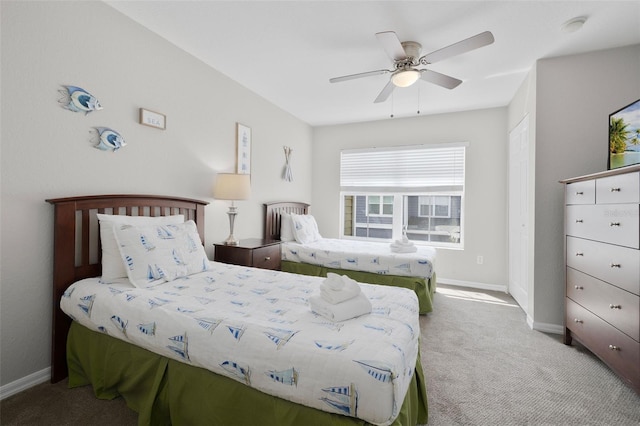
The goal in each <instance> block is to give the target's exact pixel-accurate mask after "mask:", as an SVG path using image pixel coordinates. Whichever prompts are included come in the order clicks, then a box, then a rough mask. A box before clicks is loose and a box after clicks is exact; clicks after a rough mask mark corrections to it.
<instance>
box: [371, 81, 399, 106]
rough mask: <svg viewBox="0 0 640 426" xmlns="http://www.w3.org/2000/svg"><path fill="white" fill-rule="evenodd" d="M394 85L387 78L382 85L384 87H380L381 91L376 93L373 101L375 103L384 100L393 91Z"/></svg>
mask: <svg viewBox="0 0 640 426" xmlns="http://www.w3.org/2000/svg"><path fill="white" fill-rule="evenodd" d="M395 87H396V86H395V85H394V84H393V83H392V82H391V80H389V82H388V83H387V85H386V86H384V89H382V92H380V94H379V95H378V97H377V98H376V100H375V101H373V103H374V104H377V103H380V102H384V101H386V100H387V99H388V98H389V95H390V94H391V92H393V89H395Z"/></svg>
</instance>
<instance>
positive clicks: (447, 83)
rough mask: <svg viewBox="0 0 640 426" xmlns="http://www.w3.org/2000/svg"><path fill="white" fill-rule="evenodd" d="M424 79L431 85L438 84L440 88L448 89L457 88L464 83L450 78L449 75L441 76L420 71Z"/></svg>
mask: <svg viewBox="0 0 640 426" xmlns="http://www.w3.org/2000/svg"><path fill="white" fill-rule="evenodd" d="M420 72H421V73H422V75H421V76H420V78H422V79H423V80H425V81H428V82H429V83H433V84H437V85H438V86H442V87H444V88H446V89H453V88H456V87H458V86H459V85H460V83H462V80H458V79H457V78H453V77H449V76H448V75H444V74H440V73H439V72H435V71H431V70H420Z"/></svg>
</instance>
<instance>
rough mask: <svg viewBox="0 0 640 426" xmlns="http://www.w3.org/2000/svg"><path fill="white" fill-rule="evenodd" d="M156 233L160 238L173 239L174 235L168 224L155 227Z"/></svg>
mask: <svg viewBox="0 0 640 426" xmlns="http://www.w3.org/2000/svg"><path fill="white" fill-rule="evenodd" d="M156 234H157V235H158V238H160V239H162V240H174V239H175V238H176V237H175V236H174V235H173V232H171V231H170V230H169V227H168V226H158V227H157V228H156Z"/></svg>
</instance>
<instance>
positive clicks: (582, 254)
mask: <svg viewBox="0 0 640 426" xmlns="http://www.w3.org/2000/svg"><path fill="white" fill-rule="evenodd" d="M576 256H584V253H583V252H581V251H579V252H576Z"/></svg>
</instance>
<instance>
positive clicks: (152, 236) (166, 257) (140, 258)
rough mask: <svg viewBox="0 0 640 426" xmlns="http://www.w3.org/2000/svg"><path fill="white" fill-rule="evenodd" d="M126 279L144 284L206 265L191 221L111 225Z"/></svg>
mask: <svg viewBox="0 0 640 426" xmlns="http://www.w3.org/2000/svg"><path fill="white" fill-rule="evenodd" d="M113 232H114V234H115V237H116V241H117V242H118V250H119V251H120V255H121V257H122V260H123V262H124V265H125V269H126V271H127V276H128V277H129V281H131V283H132V284H133V285H135V286H136V287H138V288H146V287H149V286H153V285H156V284H158V283H161V282H165V281H173V280H175V279H178V278H185V277H187V276H189V275H191V274H196V273H198V272H202V271H206V270H208V269H209V259H208V258H207V254H206V253H205V251H204V247H203V246H202V242H201V241H200V236H199V235H198V229H197V228H196V224H195V222H194V221H192V220H190V221H187V222H184V223H181V224H164V225H154V226H133V225H129V224H120V225H115V226H114V227H113Z"/></svg>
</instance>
